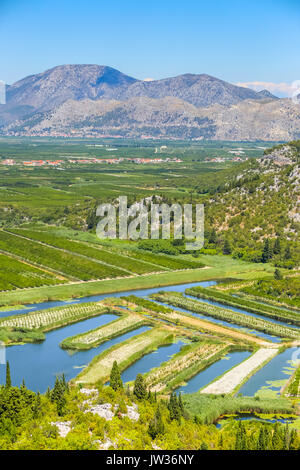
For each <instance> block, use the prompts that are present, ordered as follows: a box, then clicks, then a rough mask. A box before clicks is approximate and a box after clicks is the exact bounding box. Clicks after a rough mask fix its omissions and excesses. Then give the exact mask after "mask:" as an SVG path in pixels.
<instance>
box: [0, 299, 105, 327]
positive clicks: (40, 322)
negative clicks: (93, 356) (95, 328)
mask: <svg viewBox="0 0 300 470" xmlns="http://www.w3.org/2000/svg"><path fill="white" fill-rule="evenodd" d="M107 312H108V308H107V307H105V306H103V305H102V304H100V303H96V302H95V303H92V302H90V303H88V304H79V305H72V304H71V305H66V306H64V307H54V308H50V309H48V310H42V311H37V312H32V313H28V314H26V315H12V316H10V317H7V318H5V317H4V318H0V328H1V327H5V328H7V327H17V328H27V329H30V330H37V329H40V330H41V331H49V330H51V329H53V328H59V327H61V326H63V325H66V324H69V323H74V322H78V321H81V320H83V319H85V318H90V317H92V316H96V315H101V314H104V313H107Z"/></svg>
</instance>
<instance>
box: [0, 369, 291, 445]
mask: <svg viewBox="0 0 300 470" xmlns="http://www.w3.org/2000/svg"><path fill="white" fill-rule="evenodd" d="M117 367H118V366H117ZM117 372H118V374H117ZM111 373H112V371H111ZM114 373H115V376H117V375H118V376H119V371H117V370H116V366H115V370H114ZM9 377H10V375H9V374H8V380H7V383H6V385H5V386H0V448H1V449H2V450H29V449H30V450H96V449H104V448H109V449H111V450H139V449H140V450H142V449H152V448H153V447H155V446H156V447H159V448H160V449H162V450H167V451H168V450H198V449H206V450H210V449H214V450H233V449H237V448H245V449H253V450H257V449H261V447H262V438H261V435H262V434H263V435H264V436H265V437H266V436H268V437H269V442H268V448H269V449H278V450H279V449H291V450H299V449H300V439H299V436H298V435H297V432H296V431H295V430H293V428H292V425H290V427H288V428H287V427H286V426H283V425H280V424H275V425H273V424H265V423H263V422H261V423H260V422H256V421H249V422H245V424H243V426H241V425H240V424H239V423H236V422H232V421H229V422H228V424H226V425H225V426H222V428H221V429H217V427H215V426H212V425H211V424H205V422H207V423H212V422H213V421H215V420H216V419H217V418H218V417H219V416H221V415H222V414H224V412H227V411H229V412H230V410H232V409H233V408H235V409H236V410H241V411H245V410H249V411H252V410H253V411H257V412H266V413H272V414H273V413H285V414H286V415H287V416H289V415H291V413H292V412H293V409H292V406H291V404H290V402H289V401H288V400H284V399H275V400H274V399H273V400H268V401H267V402H266V401H265V400H256V399H251V398H235V399H233V398H232V397H230V398H226V397H224V398H223V397H209V396H200V397H199V395H197V394H194V395H187V396H184V397H181V396H180V395H179V396H177V395H175V394H172V395H171V396H170V398H169V399H167V400H165V399H160V398H159V397H156V395H153V394H152V393H148V392H146V394H145V393H144V391H145V389H144V387H143V383H142V382H143V378H142V377H139V379H137V381H138V384H137V385H139V387H136V392H138V391H139V392H140V393H138V395H139V396H138V397H137V395H136V394H133V393H132V392H131V391H128V390H124V389H123V388H122V387H121V383H120V382H119V380H118V381H117V382H118V385H119V386H118V387H114V388H115V389H114V388H112V387H103V386H100V387H97V388H96V389H94V391H92V390H91V392H92V394H91V395H90V396H88V397H87V395H86V393H83V392H84V390H82V392H81V389H80V388H78V387H75V386H73V387H68V385H67V384H66V381H65V378H64V376H62V377H57V378H56V380H55V384H54V387H53V389H52V390H50V389H49V390H48V392H47V393H46V394H44V395H40V394H39V393H37V394H36V393H34V392H31V391H30V390H28V389H27V388H26V386H25V384H24V383H23V384H22V385H21V386H20V387H14V386H12V385H11V381H10V378H9ZM87 398H88V402H89V403H87ZM99 404H107V405H108V406H111V407H112V408H113V409H115V410H116V412H115V415H114V416H113V418H112V419H111V420H110V421H106V420H105V419H104V418H103V417H101V416H99V415H98V414H97V413H91V412H90V410H91V407H92V406H95V405H99ZM132 405H135V406H136V410H137V412H138V420H137V421H135V420H133V419H130V418H129V417H128V416H127V415H126V412H127V408H128V406H132ZM267 417H268V415H267ZM62 427H63V429H64V433H63V434H62V433H61V428H62ZM263 442H264V441H263Z"/></svg>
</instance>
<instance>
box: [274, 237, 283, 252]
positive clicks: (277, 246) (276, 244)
mask: <svg viewBox="0 0 300 470" xmlns="http://www.w3.org/2000/svg"><path fill="white" fill-rule="evenodd" d="M273 253H274V255H280V253H281V244H280V238H278V237H277V238H276V240H275V242H274V247H273Z"/></svg>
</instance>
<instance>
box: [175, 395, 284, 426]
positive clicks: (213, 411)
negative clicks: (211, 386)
mask: <svg viewBox="0 0 300 470" xmlns="http://www.w3.org/2000/svg"><path fill="white" fill-rule="evenodd" d="M183 401H184V404H185V407H186V409H187V410H188V412H189V413H190V414H191V415H193V416H197V418H198V420H199V422H201V423H205V424H211V423H213V422H215V421H216V420H217V419H218V418H219V417H220V416H223V415H225V414H234V413H241V412H249V413H272V414H274V413H284V414H292V412H293V406H292V404H291V402H290V401H289V400H287V399H285V398H276V399H262V398H259V397H254V398H252V397H231V396H225V397H224V396H216V395H202V394H200V393H193V394H186V395H184V396H183Z"/></svg>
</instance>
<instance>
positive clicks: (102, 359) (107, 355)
mask: <svg viewBox="0 0 300 470" xmlns="http://www.w3.org/2000/svg"><path fill="white" fill-rule="evenodd" d="M173 339H174V337H173V334H172V333H170V332H169V331H168V330H167V329H163V328H153V329H152V330H150V331H147V332H146V333H142V334H140V335H137V336H133V337H132V338H130V339H129V340H126V341H123V342H122V343H121V344H117V345H115V346H112V347H111V348H109V349H107V350H106V351H104V352H103V353H101V354H100V355H98V356H96V357H94V359H93V360H92V361H91V362H90V364H89V365H88V366H87V367H86V368H85V369H83V371H82V372H80V374H79V375H78V376H77V377H76V379H75V382H76V383H80V384H96V383H97V382H101V383H105V382H106V381H107V380H108V378H109V374H110V370H111V368H112V365H113V363H114V361H117V363H118V366H119V369H120V371H123V370H124V369H126V368H127V367H129V366H130V365H131V364H132V363H133V362H135V361H137V360H138V359H139V358H140V357H142V356H144V355H145V354H147V353H149V352H151V351H154V350H155V349H156V348H158V347H159V346H163V345H165V344H170V343H172V342H173Z"/></svg>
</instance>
